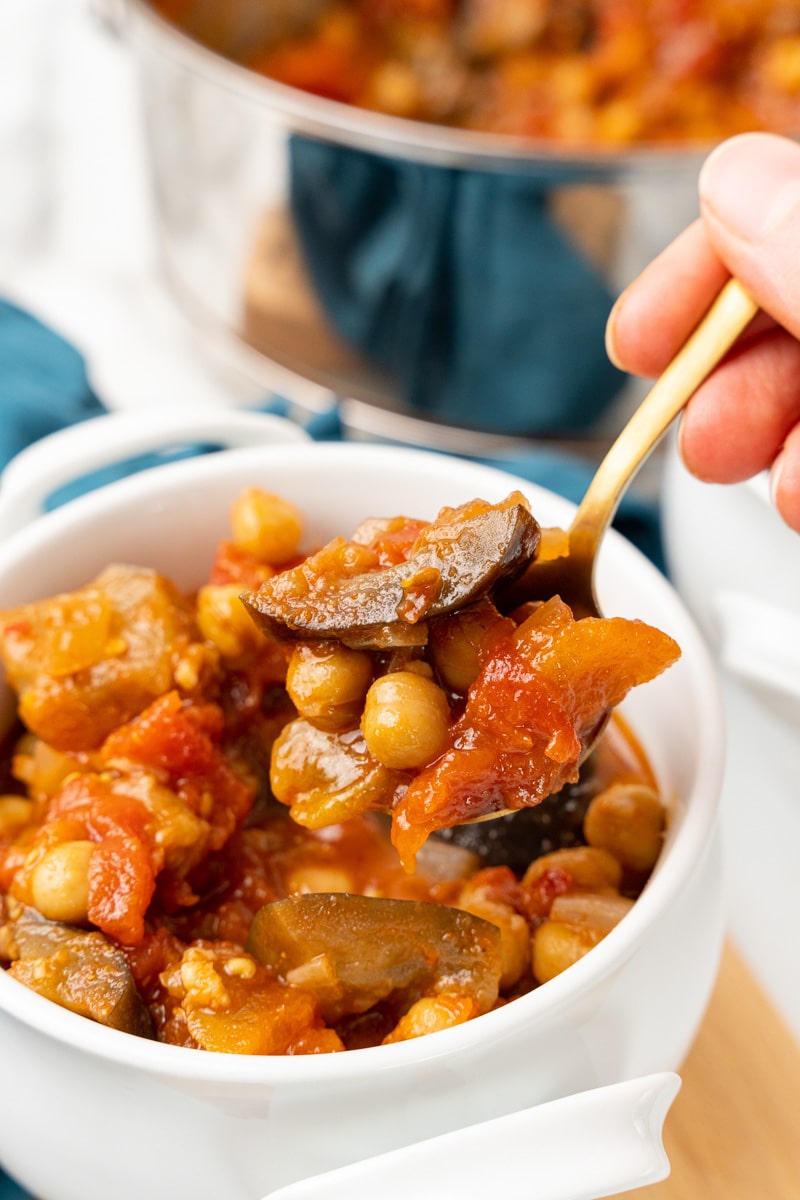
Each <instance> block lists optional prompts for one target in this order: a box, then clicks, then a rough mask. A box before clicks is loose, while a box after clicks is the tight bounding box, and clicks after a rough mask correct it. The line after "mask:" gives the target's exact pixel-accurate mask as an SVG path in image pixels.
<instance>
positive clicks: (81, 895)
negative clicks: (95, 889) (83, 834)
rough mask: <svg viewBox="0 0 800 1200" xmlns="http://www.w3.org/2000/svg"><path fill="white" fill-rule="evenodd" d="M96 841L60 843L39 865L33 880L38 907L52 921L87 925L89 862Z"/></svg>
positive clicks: (33, 890)
mask: <svg viewBox="0 0 800 1200" xmlns="http://www.w3.org/2000/svg"><path fill="white" fill-rule="evenodd" d="M93 851H94V842H89V841H74V842H60V843H59V844H58V845H56V846H51V847H50V849H49V850H48V851H47V852H46V853H45V855H44V857H43V858H42V860H41V861H40V862H39V863H37V865H36V867H35V868H34V871H33V876H32V879H31V898H32V900H33V903H34V907H35V908H36V909H38V911H39V912H40V913H41V914H42V916H43V917H46V918H47V919H48V920H49V921H66V922H68V923H70V924H78V925H80V924H83V923H84V922H85V921H86V920H87V916H88V909H89V863H90V861H91V857H92V853H93Z"/></svg>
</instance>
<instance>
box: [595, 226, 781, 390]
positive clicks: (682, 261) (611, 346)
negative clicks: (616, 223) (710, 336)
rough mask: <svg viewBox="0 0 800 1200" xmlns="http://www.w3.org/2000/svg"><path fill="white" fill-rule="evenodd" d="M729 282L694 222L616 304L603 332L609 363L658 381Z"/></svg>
mask: <svg viewBox="0 0 800 1200" xmlns="http://www.w3.org/2000/svg"><path fill="white" fill-rule="evenodd" d="M729 277H730V273H729V272H728V270H727V269H726V268H725V266H724V265H723V264H722V262H721V261H720V259H719V258H718V257H717V255H716V254H715V253H714V251H713V249H712V248H711V244H710V242H709V241H708V238H707V236H706V233H705V230H704V228H703V225H702V223H701V222H700V221H699V220H697V221H695V222H694V223H693V224H692V225H690V226H689V227H688V228H687V229H685V230H684V231H683V233H681V234H679V235H678V237H677V238H676V239H675V241H674V242H671V243H670V245H669V246H667V248H666V250H663V251H662V252H661V254H659V255H658V257H657V258H654V259H653V261H652V262H651V263H650V264H649V265H648V266H647V267H645V269H644V271H642V273H641V275H639V276H638V277H637V278H636V279H635V280H634V281H633V283H631V284H629V286H628V287H627V288H626V289H625V291H624V292H623V293H622V295H621V296H620V297H619V299H618V300H617V302H616V304H615V305H614V307H613V309H612V310H611V315H610V316H609V319H608V325H607V328H606V350H607V353H608V356H609V358H610V359H611V361H612V362H613V363H614V364H615V365H616V366H618V367H620V368H621V369H622V370H624V371H628V372H630V373H631V374H632V375H644V376H650V377H654V376H656V375H660V374H661V372H662V371H663V370H664V369H665V367H666V366H668V364H669V362H670V361H671V359H672V358H673V357H674V356H675V354H676V353H677V351H678V350H679V349H680V347H681V346H682V345H683V343H684V342H685V341H686V339H687V338H688V336H689V334H690V333H691V332H692V331H693V330H694V328H695V327H696V325H697V324H698V322H699V321H700V319H701V318H702V317H703V316H704V314H705V313H706V311H707V310H708V308H709V306H710V305H711V303H712V301H713V300H714V298H715V297H716V295H717V293H718V292H719V291H720V289H721V288H722V286H723V285H724V284H725V282H726V281H727V280H728V278H729ZM765 319H766V318H762V317H759V318H757V320H758V321H759V322H760V323H763V321H764V320H765ZM755 328H756V327H755V326H753V327H751V329H753V330H755ZM748 333H750V330H748Z"/></svg>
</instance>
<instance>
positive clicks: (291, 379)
mask: <svg viewBox="0 0 800 1200" xmlns="http://www.w3.org/2000/svg"><path fill="white" fill-rule="evenodd" d="M310 2H311V3H313V2H314V0H310ZM296 11H297V5H296V4H288V3H287V0H273V3H272V4H268V3H261V4H254V3H253V2H252V0H236V2H235V3H234V2H231V0H228V2H227V3H226V4H224V5H220V4H218V3H217V4H214V3H210V2H209V0H205V2H203V0H195V3H194V4H193V5H189V9H188V13H187V15H186V17H185V26H186V30H187V32H184V31H183V30H179V29H177V28H175V27H173V26H171V25H170V24H168V23H167V22H165V21H164V20H162V19H161V18H160V17H159V16H158V15H157V14H156V13H155V12H154V11H153V9H152V8H151V7H150V6H149V5H148V3H147V2H146V0H127V3H126V4H125V18H126V20H125V29H126V36H127V38H128V39H129V41H130V44H131V46H132V47H133V50H134V53H135V55H136V59H137V63H138V68H139V76H140V82H141V95H142V101H143V105H144V116H145V121H146V128H147V137H148V142H149V151H150V159H151V166H152V179H153V185H154V189H155V201H156V211H157V217H158V222H159V229H160V240H161V248H162V252H163V265H164V269H165V272H166V276H167V278H168V280H169V283H170V285H171V287H172V289H173V291H174V293H175V295H176V297H177V298H178V300H179V302H180V305H181V306H182V308H183V309H184V311H185V312H186V314H187V315H188V316H189V317H190V319H191V321H192V322H193V323H194V324H195V326H196V327H197V329H198V330H200V331H201V332H202V335H203V340H204V342H205V344H206V345H211V346H212V347H215V348H216V349H217V350H218V351H219V352H220V353H221V354H223V355H224V356H225V357H226V358H227V360H228V361H229V362H232V363H234V364H235V365H237V366H238V367H239V368H240V369H241V370H242V371H244V373H245V374H246V375H247V376H249V377H251V378H252V379H254V380H257V381H258V382H259V383H260V384H262V385H263V386H265V387H266V388H269V389H272V390H275V391H278V392H280V393H282V394H284V395H288V396H289V397H290V398H291V399H293V400H294V401H295V402H297V403H298V404H300V405H301V406H303V407H305V408H308V409H310V410H318V409H320V408H325V407H327V406H328V405H329V404H330V403H331V398H332V397H338V398H340V404H341V411H342V414H343V416H344V419H345V422H346V423H348V424H350V425H351V426H352V427H354V428H356V429H358V430H360V431H361V432H364V433H368V434H371V435H376V434H377V435H382V434H385V433H388V434H389V436H399V437H400V438H401V440H407V441H415V442H418V441H423V442H427V443H429V444H441V445H447V446H448V447H449V448H452V449H456V450H462V451H468V450H469V449H470V447H471V446H472V445H473V444H477V445H478V446H479V447H480V449H481V450H483V451H485V450H486V449H487V447H489V448H491V447H492V446H497V445H499V444H505V442H506V441H507V439H508V438H509V436H510V437H513V438H518V437H524V438H527V437H534V438H541V437H545V438H549V437H558V438H561V439H563V438H564V437H571V438H574V437H576V436H577V437H586V436H588V437H592V436H594V434H595V433H596V432H597V431H598V430H599V431H600V433H601V436H602V430H603V428H604V427H606V426H609V427H610V426H613V425H614V424H615V423H616V413H617V411H618V409H619V407H620V404H624V400H622V401H620V399H619V398H620V396H623V397H624V396H625V394H626V393H625V386H624V385H625V382H626V381H625V379H624V377H622V376H620V375H618V374H617V373H615V372H613V370H612V369H611V368H610V366H609V364H608V363H607V361H606V358H605V353H604V349H603V331H604V326H605V320H606V317H607V315H608V311H609V309H610V306H611V303H612V301H613V299H614V297H615V296H616V294H617V293H618V291H619V290H620V288H621V287H622V286H623V285H624V284H625V283H626V282H627V281H628V280H629V279H630V278H632V276H633V275H634V274H635V273H636V272H637V271H638V270H639V269H640V268H641V267H642V266H643V265H644V264H645V263H646V262H647V261H648V260H649V259H650V258H651V257H652V256H653V255H654V254H655V253H657V252H658V251H659V250H660V249H662V248H663V246H664V245H665V244H666V243H667V242H668V241H669V239H670V238H671V237H672V236H674V234H675V233H677V232H678V231H679V230H680V229H681V228H682V227H683V226H684V225H685V224H687V223H688V221H690V220H691V219H692V217H693V216H694V215H695V212H696V189H695V181H696V175H697V169H698V165H699V161H700V155H699V153H681V152H675V151H664V150H659V149H653V148H647V147H642V148H639V149H637V150H636V151H634V152H626V153H624V154H612V155H609V154H608V153H602V152H598V153H597V154H595V155H591V154H586V155H583V156H581V157H575V156H571V155H568V154H564V153H560V152H559V150H558V149H557V148H555V149H554V148H553V147H552V146H551V145H549V144H548V145H546V146H545V145H536V144H533V143H531V142H523V141H519V140H515V139H510V138H504V137H498V136H494V135H488V134H480V133H475V132H471V131H466V130H457V129H445V128H442V127H439V126H435V125H427V124H423V123H421V122H412V121H405V120H401V119H398V118H393V117H388V116H384V115H382V114H379V113H374V112H366V111H363V110H360V109H355V108H351V107H349V106H346V105H342V104H337V103H335V102H332V101H327V100H323V99H320V98H319V97H316V96H313V95H309V94H306V93H303V92H299V91H297V90H295V89H293V88H288V87H285V86H283V85H281V84H278V83H274V82H273V81H271V80H268V79H265V78H263V77H262V76H260V75H257V74H255V73H254V72H252V71H250V70H248V69H246V68H244V67H241V66H239V65H237V64H236V63H235V62H234V61H232V60H231V58H230V57H228V55H231V54H237V53H240V52H241V50H242V48H243V46H247V45H254V44H259V43H261V42H263V41H264V40H265V39H267V38H269V37H270V36H272V34H273V33H274V32H275V31H276V30H279V29H281V28H282V27H283V24H284V23H285V22H286V20H288V19H290V17H291V14H292V12H296ZM221 14H222V15H221ZM473 431H478V433H479V437H478V438H477V440H476V438H475V437H474V432H473ZM487 435H488V436H487Z"/></svg>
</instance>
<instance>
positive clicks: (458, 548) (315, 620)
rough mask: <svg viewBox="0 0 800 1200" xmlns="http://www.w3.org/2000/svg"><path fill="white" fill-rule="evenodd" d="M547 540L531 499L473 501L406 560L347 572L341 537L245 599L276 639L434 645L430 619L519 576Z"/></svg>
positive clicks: (381, 646) (424, 535)
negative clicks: (531, 508) (529, 502)
mask: <svg viewBox="0 0 800 1200" xmlns="http://www.w3.org/2000/svg"><path fill="white" fill-rule="evenodd" d="M510 499H512V498H510ZM539 537H540V530H539V525H538V524H537V522H536V521H535V519H534V518H533V517H532V516H531V514H530V513H529V512H528V510H527V508H526V507H525V506H524V504H522V503H515V502H509V501H508V500H507V501H504V502H503V503H501V504H498V505H490V504H487V503H485V502H483V501H473V502H471V503H470V504H469V505H463V506H462V507H461V508H460V509H450V510H445V511H444V512H443V513H442V514H440V516H439V517H438V518H437V520H436V521H434V522H433V523H432V524H431V525H429V526H427V528H425V529H424V530H423V531H422V532H421V533H420V535H419V537H418V538H417V540H416V542H415V544H414V547H413V548H412V551H411V554H410V555H409V557H408V559H407V560H406V561H404V562H400V563H396V564H394V565H393V566H388V567H383V568H380V569H375V570H372V569H370V570H366V571H363V572H361V573H358V574H353V573H352V572H350V573H348V568H347V557H348V548H350V547H352V546H353V543H350V542H344V541H341V540H339V541H337V542H332V543H329V545H328V546H326V547H325V548H324V549H323V550H321V551H320V552H319V553H318V554H316V555H313V556H312V557H311V558H308V559H306V560H305V562H303V563H301V564H300V565H299V566H298V567H293V568H292V569H290V570H287V571H283V572H281V573H280V574H278V575H275V576H273V577H272V578H271V579H268V580H267V581H266V582H265V583H263V584H262V585H261V587H260V588H259V589H258V591H257V592H255V593H246V594H245V595H244V596H243V597H242V599H243V601H244V603H245V605H246V606H247V608H248V609H249V611H250V613H251V615H252V617H253V619H254V620H255V622H256V624H257V625H258V626H259V627H260V628H261V629H263V630H264V631H265V632H267V633H270V634H272V635H274V636H278V637H289V638H292V637H301V638H336V639H338V640H339V641H341V642H343V643H344V644H345V645H348V646H351V647H355V648H360V649H378V650H385V649H389V648H391V647H393V646H413V645H425V643H426V641H427V628H426V625H425V622H426V621H427V620H428V619H430V618H431V617H438V616H443V615H444V614H446V613H449V612H453V611H454V610H456V609H459V608H462V607H463V606H464V605H466V604H469V603H471V602H472V601H474V600H477V599H479V598H480V597H482V596H484V595H486V594H487V593H488V592H490V591H491V590H492V589H493V588H494V587H495V586H496V585H497V584H498V583H499V582H500V581H504V580H510V579H513V578H516V576H517V575H519V574H520V572H522V571H523V570H524V569H525V567H526V565H527V564H528V563H529V562H530V560H531V559H532V557H533V555H534V554H535V552H536V549H537V546H538V544H539Z"/></svg>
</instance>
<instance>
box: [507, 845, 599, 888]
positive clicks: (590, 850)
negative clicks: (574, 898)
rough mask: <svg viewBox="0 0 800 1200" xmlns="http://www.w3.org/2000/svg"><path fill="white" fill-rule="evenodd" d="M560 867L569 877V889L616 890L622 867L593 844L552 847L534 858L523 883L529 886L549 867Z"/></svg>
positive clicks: (550, 868) (554, 868)
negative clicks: (563, 848)
mask: <svg viewBox="0 0 800 1200" xmlns="http://www.w3.org/2000/svg"><path fill="white" fill-rule="evenodd" d="M553 870H557V871H563V872H564V873H565V874H566V875H569V876H570V878H571V880H572V886H571V889H570V890H576V891H590V892H599V891H612V892H616V891H619V885H620V882H621V879H622V868H621V867H620V865H619V863H618V862H617V860H616V858H614V856H613V855H612V854H609V852H608V851H607V850H603V849H601V848H600V847H595V846H574V847H571V848H569V849H566V850H554V851H553V852H552V854H542V855H541V857H540V858H536V859H534V861H533V862H532V863H531V865H530V866H529V867H528V869H527V871H526V872H525V875H524V876H523V879H522V884H523V887H531V886H532V885H533V884H535V883H537V882H538V880H540V879H541V878H542V876H543V875H545V874H546V873H547V872H548V871H553Z"/></svg>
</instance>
